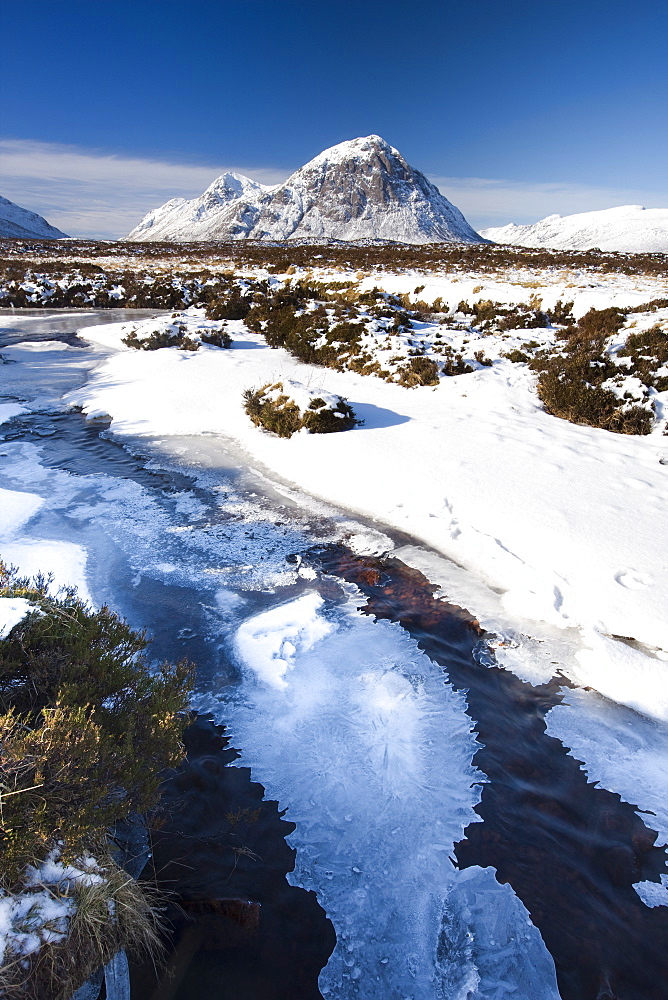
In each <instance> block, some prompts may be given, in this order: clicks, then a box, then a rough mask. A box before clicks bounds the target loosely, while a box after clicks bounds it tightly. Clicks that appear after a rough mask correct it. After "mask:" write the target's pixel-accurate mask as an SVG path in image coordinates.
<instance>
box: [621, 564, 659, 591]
mask: <svg viewBox="0 0 668 1000" xmlns="http://www.w3.org/2000/svg"><path fill="white" fill-rule="evenodd" d="M615 580H616V581H617V583H619V584H620V585H621V586H622V587H626V589H627V590H642V588H643V587H649V586H651V585H652V583H653V580H652V577H651V576H650V575H649V574H648V573H638V572H636V570H634V569H621V570H620V571H619V572H618V573H615Z"/></svg>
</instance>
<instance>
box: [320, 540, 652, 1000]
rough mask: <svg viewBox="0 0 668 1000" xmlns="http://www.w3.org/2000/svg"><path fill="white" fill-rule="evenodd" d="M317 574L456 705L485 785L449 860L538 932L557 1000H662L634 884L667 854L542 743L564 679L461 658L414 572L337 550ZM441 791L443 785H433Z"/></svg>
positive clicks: (464, 635) (456, 619) (462, 619)
mask: <svg viewBox="0 0 668 1000" xmlns="http://www.w3.org/2000/svg"><path fill="white" fill-rule="evenodd" d="M314 556H315V559H316V561H317V563H318V565H319V566H320V567H321V568H322V569H323V570H324V571H325V572H326V573H331V574H334V575H336V576H339V577H343V578H344V579H346V580H348V581H350V582H353V583H355V584H356V585H357V586H358V587H359V588H360V590H361V591H362V592H363V593H364V595H365V596H366V597H367V598H368V604H367V605H366V607H365V608H364V611H365V612H366V613H367V614H370V615H373V616H374V617H376V618H379V619H390V620H392V621H396V622H399V623H400V624H401V625H402V626H403V627H404V628H405V629H406V630H407V631H408V632H409V633H410V634H411V635H412V636H413V638H414V639H416V640H417V642H418V644H419V646H420V648H421V649H423V650H424V652H425V653H427V655H428V656H430V657H431V658H432V659H433V660H434V661H435V662H436V663H439V664H440V665H442V666H443V668H444V670H445V672H446V675H447V677H448V679H449V680H450V681H451V683H452V684H453V685H454V686H455V687H456V688H458V689H461V690H463V691H465V692H466V698H467V702H468V706H469V714H470V715H471V718H472V719H473V720H474V724H475V727H476V731H477V732H478V734H479V740H480V742H481V743H482V744H483V745H482V747H481V748H480V750H478V752H477V753H476V756H475V761H474V762H475V764H476V765H477V767H479V768H480V769H481V770H482V771H484V772H485V774H486V775H487V777H488V779H489V782H488V783H487V784H485V785H484V786H483V791H482V799H481V802H480V804H479V806H477V807H476V812H477V813H478V814H479V815H480V817H481V818H482V819H483V821H484V822H482V823H473V824H471V825H470V826H469V827H468V828H467V830H466V838H465V839H464V840H462V841H461V842H460V843H459V844H458V845H457V848H456V856H457V861H458V864H459V866H460V867H462V868H466V867H469V866H470V865H481V866H487V865H493V866H494V867H495V868H496V869H497V873H498V879H499V881H501V882H508V883H510V885H511V886H512V888H513V890H514V891H515V892H516V893H517V895H518V896H519V898H520V899H521V900H522V902H523V903H524V905H525V906H526V908H527V909H528V911H529V913H530V915H531V919H532V920H533V922H534V923H535V924H536V926H537V927H538V928H539V930H540V932H541V934H542V936H543V940H544V941H545V944H546V946H547V948H548V950H549V951H550V953H551V954H552V957H553V958H554V961H555V965H556V968H557V977H558V982H559V990H560V993H561V996H562V998H563V1000H663V998H665V996H666V982H668V953H667V951H666V947H665V944H666V941H667V940H668V909H667V908H666V907H655V908H649V907H647V906H645V905H644V903H643V902H642V901H641V900H640V898H639V897H638V895H637V893H636V892H635V890H634V889H633V885H632V883H634V882H638V881H640V880H643V879H654V880H656V881H658V875H659V873H661V872H663V871H665V861H666V855H665V851H664V850H663V849H659V848H656V847H654V842H655V840H656V836H657V835H656V834H655V833H654V832H653V831H651V830H649V829H648V828H647V827H646V826H645V825H644V823H643V822H642V820H641V819H640V818H639V817H638V816H637V815H636V812H635V811H634V807H633V805H629V804H628V803H626V802H624V801H622V799H621V798H620V796H619V795H616V794H613V793H611V792H608V791H606V790H605V789H601V788H596V787H595V786H594V785H593V784H591V783H589V782H588V781H587V776H586V775H585V773H584V772H583V771H582V770H581V769H580V766H579V762H578V761H577V760H575V759H574V758H573V757H571V756H569V755H568V753H567V748H566V747H564V746H563V744H562V743H561V742H560V741H559V740H557V739H554V738H553V737H550V736H547V735H546V731H545V721H544V718H545V714H546V712H547V711H548V710H549V709H550V708H552V707H553V706H554V705H556V704H559V703H560V701H561V695H560V693H559V688H560V687H561V686H563V684H564V680H563V678H559V679H557V678H555V679H553V681H551V682H550V684H546V685H542V686H539V687H532V686H531V685H530V684H527V683H525V682H523V681H521V680H520V679H519V678H518V677H516V676H515V675H514V674H512V673H510V672H509V671H507V670H503V669H501V668H499V667H485V666H481V665H479V664H478V663H476V661H475V660H474V659H473V656H472V649H473V646H474V645H475V643H476V642H477V641H478V639H479V638H480V635H481V634H482V633H481V629H480V626H479V625H478V623H477V622H476V621H475V620H474V619H472V618H471V616H470V615H468V614H467V613H466V612H465V611H463V610H462V609H461V608H458V607H455V606H453V605H451V604H448V603H446V602H445V601H442V600H438V599H436V598H435V597H434V591H435V590H436V588H435V587H434V586H433V585H432V584H430V583H429V581H428V580H427V579H426V578H425V577H424V576H423V575H422V574H421V573H420V572H418V571H417V570H413V569H410V568H409V567H407V566H405V565H404V564H403V563H401V562H399V561H398V560H396V559H392V558H384V559H377V558H369V557H359V556H355V555H353V554H351V553H350V552H349V551H347V550H346V549H344V548H342V547H335V546H332V547H329V548H326V549H318V550H315V551H314ZM444 780H447V777H446V776H444Z"/></svg>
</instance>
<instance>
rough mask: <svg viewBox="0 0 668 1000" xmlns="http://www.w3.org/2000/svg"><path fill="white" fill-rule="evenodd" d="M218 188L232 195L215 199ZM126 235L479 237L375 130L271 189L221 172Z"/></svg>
mask: <svg viewBox="0 0 668 1000" xmlns="http://www.w3.org/2000/svg"><path fill="white" fill-rule="evenodd" d="M230 177H232V178H234V180H235V186H232V185H230V184H228V182H227V181H226V180H225V178H230ZM219 190H224V191H225V192H226V196H225V198H223V197H220V198H219V200H218V201H216V200H215V197H218V195H217V194H216V192H218V191H219ZM237 192H239V193H237ZM228 195H229V196H228ZM214 196H215V197H214ZM126 239H128V240H159V239H168V240H228V239H260V240H289V239H314V240H328V239H336V240H365V239H381V240H396V241H399V242H402V243H431V242H465V243H476V242H481V237H480V236H479V235H478V234H477V233H476V232H475V231H474V230H473V229H472V228H471V226H469V224H468V222H467V221H466V219H465V218H464V216H463V215H462V213H461V212H460V211H459V209H457V208H455V206H454V205H452V204H451V203H450V202H449V201H448V200H447V198H445V197H444V196H443V195H442V194H441V193H440V191H439V190H438V188H436V187H435V186H434V185H433V184H431V183H430V181H428V180H427V178H426V177H425V176H424V175H423V174H421V173H420V172H419V171H418V170H415V169H414V168H413V167H411V166H410V165H409V164H408V163H407V162H406V160H405V159H404V158H403V156H401V154H400V153H399V152H398V151H397V150H396V149H394V148H393V147H392V146H390V145H389V144H388V143H386V142H385V141H384V140H383V139H381V138H380V137H379V136H376V135H371V136H367V137H366V138H361V139H353V140H351V141H350V142H342V143H340V144H339V145H338V146H332V147H331V149H326V150H325V151H324V152H322V153H320V155H319V156H316V157H315V159H313V160H311V161H310V162H309V163H307V164H306V165H305V166H303V167H301V168H300V169H299V170H297V171H295V173H294V174H292V175H291V176H290V177H288V179H287V180H286V181H285V183H283V184H279V185H278V186H276V187H273V188H266V187H263V186H262V185H259V184H256V183H255V182H254V181H250V180H249V179H248V178H244V177H240V176H238V175H236V174H223V176H222V177H220V178H218V180H217V181H215V182H214V183H213V184H212V185H211V187H210V188H209V189H208V190H207V191H205V192H204V194H203V195H202V197H201V198H195V199H193V200H192V201H184V200H183V199H175V200H174V201H172V202H168V203H167V204H166V205H163V206H162V208H159V209H157V210H156V211H155V212H151V213H150V214H149V215H148V216H146V218H145V219H144V220H142V222H141V223H140V224H139V225H138V226H137V228H136V229H134V230H133V231H132V232H131V233H130V234H129V235H128V236H127V237H126Z"/></svg>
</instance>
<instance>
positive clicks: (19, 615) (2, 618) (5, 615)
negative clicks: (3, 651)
mask: <svg viewBox="0 0 668 1000" xmlns="http://www.w3.org/2000/svg"><path fill="white" fill-rule="evenodd" d="M34 610H35V607H34V605H33V604H31V603H30V601H26V599H25V598H24V597H0V639H4V638H6V636H8V635H9V633H10V632H11V630H12V629H13V628H14V626H15V625H18V624H19V622H21V621H23V619H24V618H25V616H26V615H27V614H29V613H30V612H31V611H34Z"/></svg>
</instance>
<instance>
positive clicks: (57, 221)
mask: <svg viewBox="0 0 668 1000" xmlns="http://www.w3.org/2000/svg"><path fill="white" fill-rule="evenodd" d="M225 170H236V171H237V172H238V173H242V174H246V176H248V177H252V178H254V180H257V181H259V182H260V183H262V184H277V183H278V182H279V181H281V180H284V178H285V172H284V171H276V170H272V169H267V168H262V167H254V166H238V165H234V164H214V165H211V166H200V165H193V164H184V163H167V162H163V161H160V160H151V159H142V158H139V157H128V156H116V155H113V154H109V153H105V152H101V151H97V150H90V149H81V148H78V147H76V146H64V145H59V144H56V143H44V142H29V141H26V140H19V139H5V140H0V177H1V178H2V182H1V183H2V190H1V191H0V193H1V194H2V195H3V196H4V197H5V198H9V200H10V201H14V202H16V203H17V204H19V205H22V206H23V207H25V208H29V209H30V210H31V211H33V212H38V213H39V214H40V215H43V216H44V217H45V218H46V219H48V221H49V222H50V223H51V224H52V225H54V226H57V227H58V229H62V230H63V232H66V233H70V234H71V235H73V236H90V237H101V238H108V239H114V238H116V237H119V236H124V235H125V234H126V233H128V232H129V231H130V230H131V229H132V228H133V227H134V226H136V225H137V223H138V222H139V220H140V219H141V218H142V217H143V216H144V215H145V214H146V213H147V212H149V211H150V210H151V209H152V208H157V207H158V205H161V204H163V203H164V202H165V201H167V200H168V199H170V198H176V197H183V198H193V197H195V196H196V195H199V194H201V193H202V191H204V189H205V188H207V187H208V186H209V184H210V183H211V182H212V181H213V180H214V179H215V178H216V177H218V176H219V175H220V174H222V173H223V172H224V171H225Z"/></svg>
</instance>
